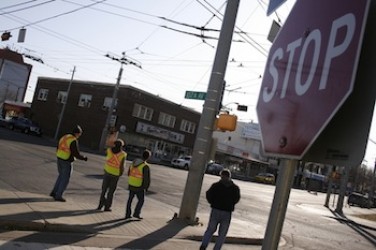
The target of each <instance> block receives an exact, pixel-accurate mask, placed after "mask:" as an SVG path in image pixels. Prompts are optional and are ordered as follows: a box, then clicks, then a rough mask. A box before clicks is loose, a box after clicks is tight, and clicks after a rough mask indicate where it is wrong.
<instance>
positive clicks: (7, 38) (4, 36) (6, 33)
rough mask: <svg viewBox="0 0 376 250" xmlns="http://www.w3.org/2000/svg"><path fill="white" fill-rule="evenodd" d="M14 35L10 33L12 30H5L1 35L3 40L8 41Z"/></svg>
mask: <svg viewBox="0 0 376 250" xmlns="http://www.w3.org/2000/svg"><path fill="white" fill-rule="evenodd" d="M11 37H12V35H11V34H10V32H4V33H3V34H2V35H1V41H8V40H9V38H11Z"/></svg>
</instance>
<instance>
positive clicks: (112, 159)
mask: <svg viewBox="0 0 376 250" xmlns="http://www.w3.org/2000/svg"><path fill="white" fill-rule="evenodd" d="M124 145H125V143H124V141H123V140H122V139H117V140H116V141H115V142H114V146H113V147H112V148H107V150H106V163H105V164H104V175H103V182H102V193H101V197H100V199H99V205H98V208H97V210H101V209H102V208H103V207H104V211H111V206H112V201H113V199H114V193H115V190H116V187H117V184H118V181H119V178H120V176H122V175H123V173H124V162H125V160H126V158H127V153H126V152H124V151H123V147H124ZM106 194H107V197H106Z"/></svg>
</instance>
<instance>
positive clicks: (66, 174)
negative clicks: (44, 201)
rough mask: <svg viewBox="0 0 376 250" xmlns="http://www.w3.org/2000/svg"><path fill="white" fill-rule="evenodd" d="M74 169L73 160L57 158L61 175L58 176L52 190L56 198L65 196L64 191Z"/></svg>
mask: <svg viewBox="0 0 376 250" xmlns="http://www.w3.org/2000/svg"><path fill="white" fill-rule="evenodd" d="M72 169H73V164H72V162H69V161H64V160H62V159H59V158H57V171H58V173H59V176H58V177H57V179H56V182H55V186H54V189H53V190H52V192H51V193H52V194H53V195H54V196H55V199H60V198H63V193H64V191H65V189H66V188H67V186H68V183H69V179H70V177H71V174H72Z"/></svg>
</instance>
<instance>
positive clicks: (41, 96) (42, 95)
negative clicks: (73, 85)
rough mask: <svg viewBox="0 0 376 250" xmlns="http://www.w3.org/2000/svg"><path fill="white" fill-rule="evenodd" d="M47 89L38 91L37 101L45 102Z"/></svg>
mask: <svg viewBox="0 0 376 250" xmlns="http://www.w3.org/2000/svg"><path fill="white" fill-rule="evenodd" d="M47 96H48V89H40V90H39V93H38V100H39V101H47Z"/></svg>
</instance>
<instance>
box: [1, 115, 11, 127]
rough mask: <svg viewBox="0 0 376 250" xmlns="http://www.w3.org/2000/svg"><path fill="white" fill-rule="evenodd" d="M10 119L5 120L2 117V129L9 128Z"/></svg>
mask: <svg viewBox="0 0 376 250" xmlns="http://www.w3.org/2000/svg"><path fill="white" fill-rule="evenodd" d="M8 123H9V119H7V118H4V117H3V116H2V115H0V127H4V128H6V127H8Z"/></svg>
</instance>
